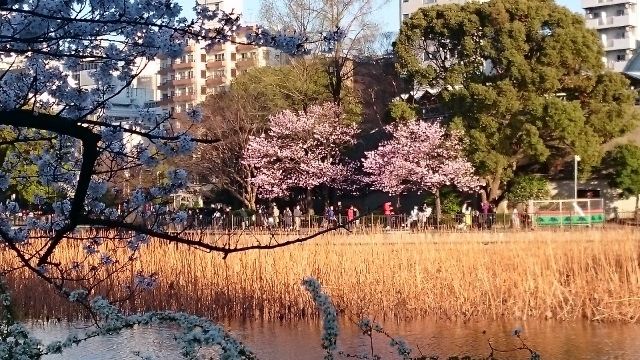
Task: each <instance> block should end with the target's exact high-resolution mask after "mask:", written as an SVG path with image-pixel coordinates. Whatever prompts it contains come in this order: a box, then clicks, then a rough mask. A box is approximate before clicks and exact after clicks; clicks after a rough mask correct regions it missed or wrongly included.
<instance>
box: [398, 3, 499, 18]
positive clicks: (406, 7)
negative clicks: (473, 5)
mask: <svg viewBox="0 0 640 360" xmlns="http://www.w3.org/2000/svg"><path fill="white" fill-rule="evenodd" d="M399 1H400V24H402V22H403V21H404V20H406V19H408V18H409V16H411V14H413V13H414V12H416V11H418V9H420V8H421V7H425V6H433V5H447V4H464V3H466V2H468V1H473V0H399ZM475 1H478V2H484V1H487V0H475Z"/></svg>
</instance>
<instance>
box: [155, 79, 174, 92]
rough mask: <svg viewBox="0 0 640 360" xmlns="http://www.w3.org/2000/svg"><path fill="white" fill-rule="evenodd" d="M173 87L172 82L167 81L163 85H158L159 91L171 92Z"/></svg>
mask: <svg viewBox="0 0 640 360" xmlns="http://www.w3.org/2000/svg"><path fill="white" fill-rule="evenodd" d="M171 87H173V84H172V82H171V81H168V80H167V81H165V82H163V83H162V84H160V85H158V90H169V88H171Z"/></svg>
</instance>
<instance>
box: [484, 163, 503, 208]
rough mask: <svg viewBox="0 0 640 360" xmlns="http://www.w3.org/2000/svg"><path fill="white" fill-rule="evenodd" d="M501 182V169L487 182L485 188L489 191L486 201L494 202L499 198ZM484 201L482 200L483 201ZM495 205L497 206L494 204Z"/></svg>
mask: <svg viewBox="0 0 640 360" xmlns="http://www.w3.org/2000/svg"><path fill="white" fill-rule="evenodd" d="M501 182H502V169H501V170H498V171H497V172H496V173H495V175H494V176H493V178H492V179H491V180H489V181H487V186H488V187H489V189H488V190H489V191H488V192H487V193H486V196H487V199H486V200H487V201H489V202H495V201H496V200H497V199H498V196H500V183H501ZM483 200H484V199H483ZM495 205H497V204H495Z"/></svg>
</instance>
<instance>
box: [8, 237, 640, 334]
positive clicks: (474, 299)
mask: <svg viewBox="0 0 640 360" xmlns="http://www.w3.org/2000/svg"><path fill="white" fill-rule="evenodd" d="M639 240H640V233H638V232H635V231H631V230H609V231H600V230H593V231H585V232H565V233H558V232H555V233H552V232H549V233H546V232H526V233H512V234H491V233H488V234H483V233H475V234H394V235H369V236H364V235H363V236H360V235H352V236H348V235H333V236H325V237H324V238H321V239H319V240H316V241H313V242H309V243H305V244H298V245H294V246H290V247H286V248H281V249H278V250H272V251H250V252H245V253H240V254H234V255H231V256H229V258H227V259H226V260H222V259H221V257H220V256H218V255H215V254H208V253H203V252H200V251H195V250H193V249H188V248H183V247H176V246H173V245H163V244H161V243H160V242H154V243H152V244H151V245H149V246H147V247H146V248H144V249H143V252H142V254H141V257H140V261H139V262H138V263H136V264H135V265H134V266H131V267H130V268H127V270H126V271H124V272H121V273H119V274H117V275H115V276H114V277H113V278H112V279H111V280H110V281H109V282H106V283H104V284H103V285H101V286H100V288H99V291H100V292H102V293H104V294H107V295H110V296H114V295H117V294H118V293H120V292H121V291H122V283H125V282H128V281H130V279H131V277H132V274H134V273H135V272H137V271H138V270H140V269H142V270H144V271H145V272H147V273H148V272H157V273H158V274H159V275H160V279H161V284H160V286H159V287H157V288H155V289H154V290H153V291H151V292H148V293H145V294H143V295H141V296H139V297H138V298H137V299H136V300H135V301H130V302H128V303H127V304H125V306H126V307H127V308H129V309H130V310H150V309H173V310H186V311H189V312H192V313H196V314H199V315H204V316H208V317H210V318H214V319H221V318H228V317H235V318H264V319H278V318H279V319H296V318H304V317H307V316H311V314H315V311H314V309H313V306H312V304H311V302H310V301H309V299H308V297H307V296H306V294H304V293H303V291H302V289H301V287H300V286H299V283H300V280H301V279H302V278H303V277H305V276H309V275H311V276H315V277H317V278H319V279H320V281H321V282H322V284H323V285H324V287H325V288H326V290H327V291H328V292H329V293H330V294H331V296H332V299H333V301H334V302H335V304H336V305H337V306H338V307H339V308H340V309H344V310H346V311H348V312H349V313H352V314H355V315H365V314H366V315H373V316H376V317H378V318H382V317H387V318H388V317H394V318H401V319H405V318H416V317H422V316H433V315H435V316H440V317H444V318H448V319H461V318H469V317H476V316H479V317H490V318H499V317H517V318H549V319H576V318H585V319H591V320H602V321H632V322H635V321H636V320H637V319H638V316H639V315H640V264H639V262H638V253H639V244H640V242H639ZM81 251H82V250H81V247H80V245H79V244H77V243H71V242H67V243H64V244H63V245H62V248H60V249H59V250H58V253H57V257H58V260H61V261H67V260H70V259H73V258H74V257H75V255H76V254H79V253H80V252H81ZM123 256H124V253H123ZM13 261H14V259H13V258H12V257H11V255H10V253H8V252H2V253H0V266H9V265H10V264H11V263H12V262H13ZM8 281H9V283H10V287H11V288H12V289H13V290H14V297H15V300H16V302H17V305H18V308H19V310H21V312H22V313H23V314H24V315H25V316H26V317H30V318H44V317H72V318H73V317H74V316H75V315H76V314H78V309H77V308H75V307H73V305H69V304H68V303H67V302H66V301H65V300H64V299H61V298H59V297H56V296H54V295H52V294H53V293H52V292H51V291H50V290H49V289H47V288H46V287H45V286H43V284H42V282H41V281H40V280H37V279H35V278H34V276H33V275H32V274H30V273H28V272H25V271H18V272H14V273H11V274H10V275H9V278H8Z"/></svg>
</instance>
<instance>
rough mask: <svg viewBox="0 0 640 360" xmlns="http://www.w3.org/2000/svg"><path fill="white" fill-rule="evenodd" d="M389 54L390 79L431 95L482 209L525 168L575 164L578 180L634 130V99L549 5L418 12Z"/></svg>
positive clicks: (576, 27) (567, 17) (495, 2)
mask: <svg viewBox="0 0 640 360" xmlns="http://www.w3.org/2000/svg"><path fill="white" fill-rule="evenodd" d="M395 50H396V52H397V56H398V63H397V68H398V70H399V71H400V72H402V73H406V74H408V75H410V76H412V77H413V78H415V79H416V82H417V83H418V84H420V85H423V86H429V87H431V88H436V89H440V96H441V102H442V106H443V107H445V108H446V111H447V112H448V113H450V114H451V118H450V120H451V122H452V123H451V126H452V127H454V128H456V129H459V130H461V131H464V132H465V134H466V136H467V138H468V140H469V141H468V149H467V151H468V155H469V158H470V160H471V161H472V162H473V163H474V164H475V166H476V169H477V171H478V173H479V175H481V176H483V177H484V178H485V180H486V182H487V188H486V190H487V195H488V197H489V198H490V199H496V198H497V197H498V195H499V191H500V190H501V188H502V187H503V185H504V184H505V183H506V180H508V179H509V178H511V177H512V176H513V175H514V174H516V173H517V172H518V170H519V169H520V168H522V167H523V166H525V165H530V164H535V163H538V164H540V163H544V164H547V165H549V166H551V167H552V168H559V167H561V166H562V164H563V163H564V162H565V161H566V160H567V159H568V158H570V157H571V156H573V155H574V154H577V155H580V157H581V158H582V161H581V163H580V167H581V172H582V174H583V175H587V174H588V173H589V172H590V170H591V168H592V167H594V166H597V165H598V164H599V162H600V160H601V158H602V156H603V151H602V149H601V145H602V144H603V143H605V142H607V141H610V140H612V139H613V138H615V137H618V136H621V135H623V134H624V133H625V132H627V131H629V130H631V129H632V128H634V127H635V126H637V123H638V119H639V117H638V113H637V111H636V110H635V109H634V108H633V105H634V102H635V94H634V92H633V91H631V90H629V83H628V81H627V80H626V79H625V78H624V77H623V76H622V75H621V74H617V73H613V72H610V71H608V70H606V69H605V67H604V64H603V62H602V56H603V47H602V44H601V42H600V39H599V37H598V35H597V32H596V31H595V30H590V29H587V28H586V26H585V20H584V18H583V17H582V16H581V15H579V14H575V13H572V12H571V11H570V10H569V9H567V8H565V7H562V6H559V5H557V4H555V3H554V2H553V1H551V0H538V1H530V0H492V1H489V2H485V3H480V4H479V3H475V2H470V3H466V4H464V5H445V6H433V7H426V8H421V9H420V10H418V11H417V12H415V13H414V14H413V15H412V16H411V18H409V19H408V20H406V21H404V22H403V24H402V27H401V30H400V35H399V37H398V39H397V42H396V47H395Z"/></svg>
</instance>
